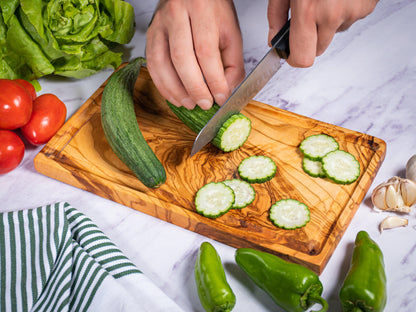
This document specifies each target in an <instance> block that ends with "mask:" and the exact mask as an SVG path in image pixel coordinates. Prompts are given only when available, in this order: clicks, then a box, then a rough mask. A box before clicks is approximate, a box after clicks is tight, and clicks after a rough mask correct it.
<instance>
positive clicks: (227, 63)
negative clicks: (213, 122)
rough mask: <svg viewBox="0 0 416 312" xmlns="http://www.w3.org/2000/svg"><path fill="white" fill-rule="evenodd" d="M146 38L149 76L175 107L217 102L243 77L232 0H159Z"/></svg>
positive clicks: (239, 40) (241, 44)
mask: <svg viewBox="0 0 416 312" xmlns="http://www.w3.org/2000/svg"><path fill="white" fill-rule="evenodd" d="M146 38H147V44H146V60H147V68H148V70H149V73H150V75H151V77H152V80H153V82H154V84H155V85H156V87H157V88H158V90H159V92H160V93H161V94H162V96H163V97H165V99H167V100H168V101H169V102H171V103H172V104H174V105H176V106H185V107H186V108H188V109H192V108H194V107H195V105H199V106H200V107H201V108H202V109H209V108H210V107H211V106H212V104H213V102H214V101H215V102H216V103H218V104H219V105H222V104H224V102H225V101H226V99H227V98H228V96H229V95H230V94H231V92H232V90H233V89H234V88H235V87H236V86H237V85H238V84H239V83H240V82H241V81H242V80H243V78H244V76H245V72H244V60H243V42H242V36H241V31H240V28H239V25H238V19H237V15H236V12H235V8H234V3H233V2H232V1H231V0H210V1H206V0H161V1H160V2H159V4H158V6H157V8H156V11H155V13H154V16H153V19H152V22H151V24H150V26H149V28H148V31H147V35H146Z"/></svg>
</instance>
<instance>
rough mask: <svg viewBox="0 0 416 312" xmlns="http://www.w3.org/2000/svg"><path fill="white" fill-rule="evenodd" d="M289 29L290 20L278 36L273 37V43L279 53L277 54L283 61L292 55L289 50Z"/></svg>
mask: <svg viewBox="0 0 416 312" xmlns="http://www.w3.org/2000/svg"><path fill="white" fill-rule="evenodd" d="M289 28H290V19H289V20H288V21H287V22H286V24H285V25H284V26H283V27H282V29H280V30H279V32H278V33H277V35H276V36H274V37H273V39H272V41H271V43H272V47H274V48H275V49H276V51H277V54H279V56H280V57H281V58H283V59H287V58H288V57H289V54H290V50H289Z"/></svg>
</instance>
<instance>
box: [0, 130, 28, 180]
mask: <svg viewBox="0 0 416 312" xmlns="http://www.w3.org/2000/svg"><path fill="white" fill-rule="evenodd" d="M24 154H25V144H24V143H23V141H22V139H21V138H20V137H19V136H18V135H17V134H16V133H14V132H13V131H10V130H0V174H4V173H7V172H10V171H12V170H13V169H14V168H16V167H17V166H19V164H20V163H21V162H22V159H23V156H24Z"/></svg>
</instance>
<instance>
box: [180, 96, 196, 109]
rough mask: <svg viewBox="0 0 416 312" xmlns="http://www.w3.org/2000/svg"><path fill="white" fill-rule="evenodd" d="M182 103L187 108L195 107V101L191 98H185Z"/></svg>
mask: <svg viewBox="0 0 416 312" xmlns="http://www.w3.org/2000/svg"><path fill="white" fill-rule="evenodd" d="M181 104H182V105H183V106H185V107H186V108H187V109H193V108H194V107H195V102H194V101H192V99H191V98H184V99H182V100H181Z"/></svg>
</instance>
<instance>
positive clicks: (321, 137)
mask: <svg viewBox="0 0 416 312" xmlns="http://www.w3.org/2000/svg"><path fill="white" fill-rule="evenodd" d="M299 148H300V150H301V152H302V153H303V155H304V156H305V157H307V158H309V159H312V160H321V159H322V157H324V156H325V155H326V154H328V153H329V152H332V151H335V150H337V149H338V148H339V144H338V142H337V141H336V140H335V139H334V138H333V137H331V136H329V135H327V134H323V133H322V134H315V135H311V136H308V137H307V138H306V139H304V140H303V141H302V142H301V143H300V145H299Z"/></svg>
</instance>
